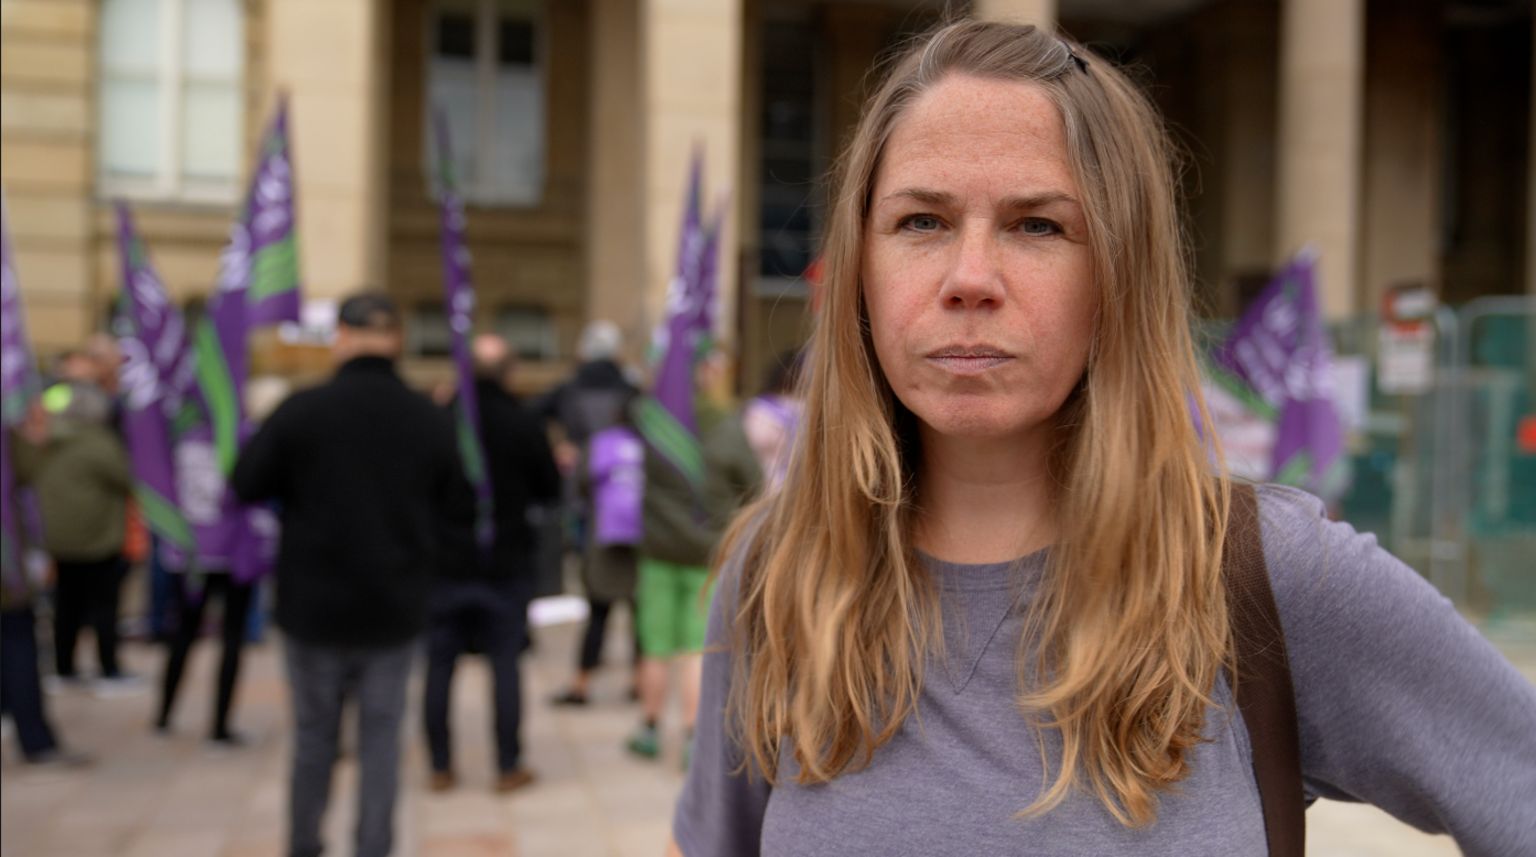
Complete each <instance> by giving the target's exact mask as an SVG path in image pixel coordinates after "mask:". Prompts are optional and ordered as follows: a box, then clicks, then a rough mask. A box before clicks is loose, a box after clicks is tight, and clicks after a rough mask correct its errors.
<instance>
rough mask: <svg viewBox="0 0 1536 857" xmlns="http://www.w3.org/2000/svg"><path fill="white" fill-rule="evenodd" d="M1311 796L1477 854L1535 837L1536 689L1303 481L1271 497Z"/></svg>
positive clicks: (1269, 552) (1268, 504)
mask: <svg viewBox="0 0 1536 857" xmlns="http://www.w3.org/2000/svg"><path fill="white" fill-rule="evenodd" d="M1260 498H1261V502H1262V516H1263V522H1264V530H1263V535H1264V547H1265V549H1264V554H1265V559H1266V562H1267V563H1268V565H1269V572H1270V577H1271V579H1272V580H1273V581H1274V584H1275V600H1276V603H1277V605H1278V607H1279V608H1280V619H1281V624H1282V625H1283V626H1284V629H1285V636H1286V646H1287V649H1288V651H1289V655H1290V660H1291V672H1292V674H1293V676H1294V677H1295V685H1296V709H1297V718H1298V726H1299V728H1300V733H1301V756H1302V775H1303V779H1304V780H1305V782H1306V785H1307V788H1308V791H1309V792H1310V793H1311V794H1314V795H1318V796H1321V797H1328V798H1334V799H1338V800H1350V801H1361V802H1365V803H1370V804H1373V805H1375V806H1378V807H1380V808H1382V809H1384V810H1386V811H1387V812H1389V813H1391V814H1392V815H1394V816H1396V817H1397V818H1399V819H1400V820H1402V821H1404V822H1407V823H1408V824H1411V825H1413V826H1414V827H1417V828H1419V829H1421V830H1427V831H1433V832H1437V833H1448V834H1450V835H1451V836H1452V837H1453V838H1454V839H1455V840H1456V844H1457V845H1458V846H1460V847H1461V849H1462V851H1463V852H1464V853H1465V854H1467V855H1469V857H1500V855H1508V854H1517V853H1523V850H1524V849H1528V848H1529V847H1530V844H1531V843H1532V842H1536V812H1532V811H1531V804H1530V796H1531V795H1533V794H1536V687H1532V685H1531V683H1530V682H1528V681H1526V680H1525V679H1524V678H1523V677H1522V676H1521V675H1520V674H1519V673H1518V672H1516V670H1515V669H1514V667H1513V666H1511V665H1510V663H1509V662H1508V661H1507V660H1506V659H1505V658H1504V657H1503V656H1502V655H1501V654H1499V652H1498V650H1496V649H1495V648H1494V647H1493V646H1492V645H1491V644H1490V643H1489V642H1488V641H1487V640H1486V639H1484V638H1483V637H1482V635H1481V634H1479V633H1478V632H1477V630H1476V629H1475V628H1473V627H1472V626H1471V625H1470V624H1469V623H1468V622H1467V621H1466V620H1465V619H1463V618H1462V617H1461V615H1460V614H1459V613H1457V612H1456V609H1455V608H1454V606H1453V605H1452V604H1451V603H1450V602H1449V601H1448V600H1447V599H1445V598H1444V597H1443V596H1441V595H1440V593H1438V592H1437V591H1435V589H1434V588H1433V587H1432V586H1430V585H1429V583H1428V582H1427V581H1426V580H1425V579H1424V578H1423V577H1422V576H1420V575H1419V574H1418V573H1417V572H1415V571H1414V570H1413V569H1411V568H1409V567H1408V566H1406V565H1404V564H1403V563H1402V562H1401V561H1399V560H1398V559H1397V558H1396V557H1394V556H1392V555H1391V554H1390V553H1388V552H1387V551H1385V550H1383V549H1382V548H1381V547H1380V546H1379V545H1377V544H1376V539H1375V537H1373V536H1371V535H1369V534H1362V533H1357V532H1355V530H1354V528H1352V527H1350V526H1349V525H1348V524H1344V523H1337V522H1331V521H1328V520H1326V519H1325V517H1324V515H1323V508H1322V504H1321V502H1319V501H1318V500H1317V499H1316V498H1313V497H1310V496H1309V495H1306V494H1303V493H1301V492H1299V491H1292V490H1288V489H1278V488H1273V487H1267V488H1265V489H1264V490H1262V491H1261V494H1260Z"/></svg>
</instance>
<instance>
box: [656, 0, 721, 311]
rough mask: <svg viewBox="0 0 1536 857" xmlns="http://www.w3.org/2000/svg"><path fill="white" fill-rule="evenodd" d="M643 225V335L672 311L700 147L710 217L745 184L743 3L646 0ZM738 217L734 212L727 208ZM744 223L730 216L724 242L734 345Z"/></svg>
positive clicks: (719, 306) (707, 211)
mask: <svg viewBox="0 0 1536 857" xmlns="http://www.w3.org/2000/svg"><path fill="white" fill-rule="evenodd" d="M639 19H640V20H639V27H638V31H639V33H640V37H641V64H640V65H641V71H640V79H641V98H640V107H641V111H642V120H641V121H642V124H643V133H642V138H641V139H642V147H641V152H640V155H639V159H640V163H641V164H642V173H641V175H642V180H643V182H644V184H643V185H642V190H641V194H642V196H641V200H642V202H641V205H642V215H643V219H644V223H645V237H644V245H643V253H644V257H645V266H644V271H645V278H646V279H645V292H644V294H645V304H644V318H643V325H644V329H647V330H648V329H649V328H650V327H652V326H654V325H655V324H656V323H657V321H658V320H659V319H660V318H661V317H662V314H663V312H664V310H665V306H666V297H667V284H668V283H669V282H670V281H671V279H672V274H673V270H674V268H675V266H676V264H677V245H678V230H679V228H680V227H681V224H682V213H683V194H684V190H685V188H686V184H687V180H688V169H689V166H688V165H689V159H690V157H691V153H692V151H693V147H694V146H695V145H698V146H700V147H702V149H703V152H704V157H705V169H704V197H703V201H704V206H705V211H706V215H707V214H708V213H711V212H713V211H714V209H715V207H716V206H717V205H719V204H720V202H721V199H722V194H723V193H727V192H729V193H739V192H740V189H739V188H737V186H736V185H737V182H739V181H740V177H741V168H740V161H741V138H742V117H741V97H742V96H741V93H742V79H741V77H742V35H743V34H742V26H743V20H744V18H743V14H742V2H741V0H640V13H639ZM726 202H727V205H730V206H731V208H732V209H733V210H734V205H733V204H732V203H731V202H730V200H729V199H727V200H726ZM739 230H740V224H739V223H738V218H736V217H734V216H730V215H728V216H727V217H726V220H725V233H724V235H723V236H722V237H721V241H720V258H719V266H720V267H719V271H720V280H719V288H720V292H719V295H720V299H719V302H718V304H717V316H716V318H717V325H716V330H717V334H719V335H720V336H721V337H722V339H724V340H732V339H734V337H735V327H736V325H735V320H736V302H737V289H738V283H737V279H738V277H737V275H738V272H739V269H740V259H739V256H740V253H739V251H738V247H739V243H740V242H739V239H738V235H739V234H740V233H739Z"/></svg>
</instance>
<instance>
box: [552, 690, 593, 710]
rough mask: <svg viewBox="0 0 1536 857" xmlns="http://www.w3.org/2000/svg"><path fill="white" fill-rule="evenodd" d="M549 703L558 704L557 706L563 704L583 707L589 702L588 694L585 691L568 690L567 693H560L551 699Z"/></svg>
mask: <svg viewBox="0 0 1536 857" xmlns="http://www.w3.org/2000/svg"><path fill="white" fill-rule="evenodd" d="M549 704H550V705H556V706H562V705H563V706H574V707H582V706H585V705H586V704H587V695H586V694H585V693H578V692H576V691H574V690H568V691H566V692H565V693H562V694H560V695H558V696H556V697H554V698H552V699H550V701H549Z"/></svg>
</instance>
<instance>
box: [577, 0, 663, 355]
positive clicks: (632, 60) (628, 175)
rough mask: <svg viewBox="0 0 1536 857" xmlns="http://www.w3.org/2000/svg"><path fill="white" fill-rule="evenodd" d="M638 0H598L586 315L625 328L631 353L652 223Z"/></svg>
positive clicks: (643, 335) (640, 318) (639, 333)
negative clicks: (644, 154) (647, 217)
mask: <svg viewBox="0 0 1536 857" xmlns="http://www.w3.org/2000/svg"><path fill="white" fill-rule="evenodd" d="M638 17H639V7H638V4H637V0H592V9H591V14H590V15H589V18H588V20H589V22H590V28H589V30H588V33H589V35H590V39H591V48H590V56H591V63H592V64H591V72H590V81H591V90H590V91H591V96H590V98H589V100H588V110H589V125H588V134H589V138H588V139H589V141H590V142H589V145H588V147H587V158H588V170H587V177H588V178H587V216H586V223H587V228H586V266H587V310H586V314H587V320H589V321H590V320H592V319H598V318H604V319H608V320H609V321H612V322H614V323H616V324H618V325H619V327H621V328H623V330H624V335H625V336H624V338H625V350H626V352H627V354H628V356H629V357H630V358H631V359H638V358H641V357H643V356H644V355H645V349H646V343H647V342H648V341H649V338H650V331H649V329H647V327H646V322H645V319H646V306H645V300H646V290H647V284H648V282H649V280H648V279H647V275H646V271H647V269H646V260H645V255H644V253H643V249H644V247H645V229H644V222H645V221H644V217H643V206H642V205H641V194H642V193H643V187H642V181H641V176H642V172H641V168H642V164H641V157H640V152H639V147H640V146H641V138H640V130H641V114H640V43H639V36H638V34H637V23H638Z"/></svg>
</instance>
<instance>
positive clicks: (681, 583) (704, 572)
mask: <svg viewBox="0 0 1536 857" xmlns="http://www.w3.org/2000/svg"><path fill="white" fill-rule="evenodd" d="M708 583H709V569H708V568H707V567H705V566H702V565H678V564H676V563H671V562H663V561H661V560H659V559H650V558H647V557H641V559H640V579H639V580H638V582H637V585H636V587H635V611H636V613H638V614H639V615H638V619H639V624H640V651H641V652H642V653H644V654H645V656H646V657H650V658H670V657H672V656H673V655H683V654H689V653H692V652H702V651H704V630H705V626H706V625H707V623H708V621H709V603H708V601H707V600H706V599H705V593H704V589H705V586H706V585H707V584H708Z"/></svg>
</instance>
